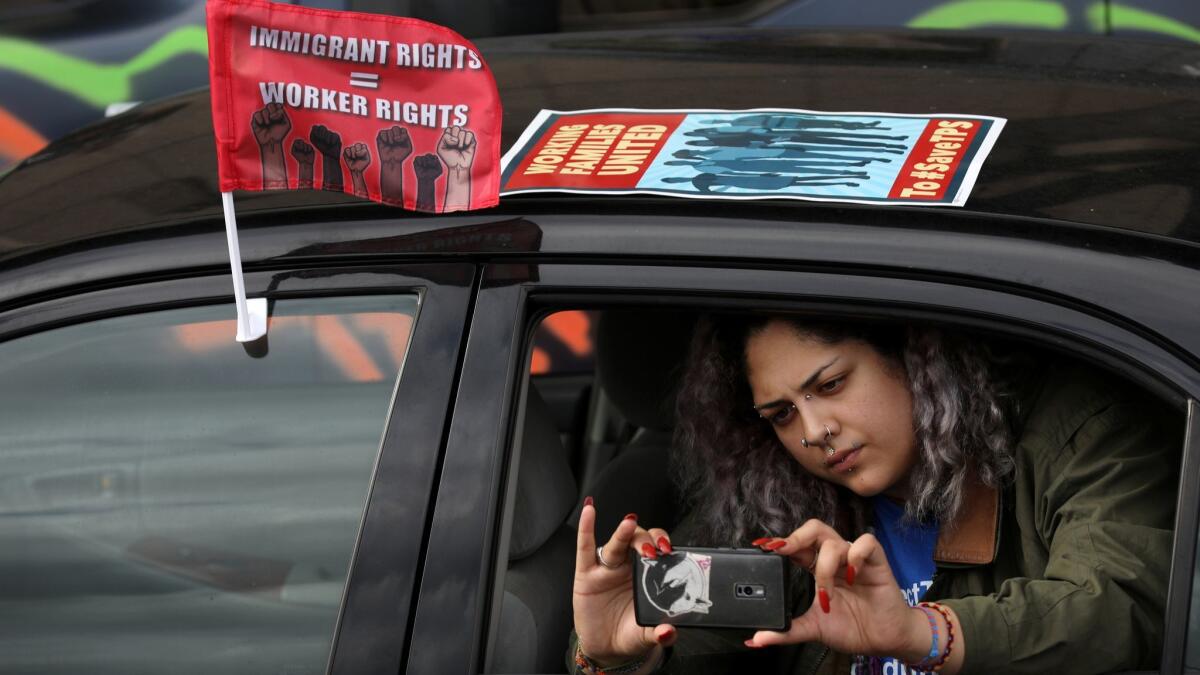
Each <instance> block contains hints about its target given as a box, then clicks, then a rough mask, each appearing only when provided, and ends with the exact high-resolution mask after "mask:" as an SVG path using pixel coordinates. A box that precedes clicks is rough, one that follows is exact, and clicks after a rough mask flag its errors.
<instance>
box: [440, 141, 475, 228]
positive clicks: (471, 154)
mask: <svg viewBox="0 0 1200 675" xmlns="http://www.w3.org/2000/svg"><path fill="white" fill-rule="evenodd" d="M477 146H478V144H477V143H476V142H475V134H474V133H472V132H470V131H468V130H467V129H464V128H463V127H448V128H447V129H446V130H445V131H443V132H442V137H441V138H440V139H439V140H438V148H437V152H438V157H441V158H442V161H443V162H445V164H446V200H445V201H444V202H443V203H442V210H443V211H458V210H461V209H469V208H471V165H472V164H473V163H474V162H475V149H476V147H477Z"/></svg>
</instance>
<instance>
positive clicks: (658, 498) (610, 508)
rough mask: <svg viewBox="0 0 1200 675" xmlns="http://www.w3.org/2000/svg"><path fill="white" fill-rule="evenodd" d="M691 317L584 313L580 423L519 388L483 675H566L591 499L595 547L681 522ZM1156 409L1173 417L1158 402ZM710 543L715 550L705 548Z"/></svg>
mask: <svg viewBox="0 0 1200 675" xmlns="http://www.w3.org/2000/svg"><path fill="white" fill-rule="evenodd" d="M701 313H702V312H701V311H698V310H695V309H691V308H687V307H683V306H679V307H671V306H669V304H668V303H660V304H657V305H655V306H654V307H653V308H652V309H626V308H621V307H616V306H611V307H605V308H602V309H596V310H593V311H592V312H591V315H593V316H594V317H595V319H594V321H595V323H594V326H593V329H594V332H593V341H594V345H595V360H596V367H595V370H594V372H593V373H592V377H591V379H590V381H589V382H586V383H585V384H586V385H587V386H590V387H591V388H592V389H591V390H590V391H588V392H587V393H586V394H581V395H580V396H579V400H581V401H585V403H582V404H581V405H583V406H585V407H586V414H583V415H581V416H579V417H578V418H574V419H566V418H563V417H562V416H556V415H554V414H553V412H552V407H551V406H548V405H547V397H548V396H549V397H552V398H553V397H559V396H561V392H560V388H561V385H558V384H556V383H555V382H554V381H552V380H545V379H543V380H539V379H538V377H537V376H534V377H531V378H529V380H528V382H527V384H526V392H525V394H524V409H523V412H522V414H521V417H520V423H519V424H518V425H517V428H518V433H517V435H516V436H515V437H514V438H513V439H512V442H513V445H514V450H513V457H515V458H519V460H518V461H519V464H518V465H517V467H516V471H515V472H511V469H510V476H512V477H511V478H510V481H511V482H510V485H509V489H510V494H511V495H515V497H514V498H513V499H512V500H511V501H510V503H509V508H508V511H507V512H506V513H505V516H504V517H505V519H506V521H507V527H505V528H502V529H501V532H504V533H507V535H508V539H507V541H505V542H504V543H503V544H502V545H501V547H500V550H501V551H506V559H505V560H498V561H497V581H496V583H497V587H496V588H494V589H493V595H492V597H493V598H494V601H493V608H492V619H491V632H490V633H489V636H488V660H487V662H486V667H485V669H484V672H488V673H527V672H539V673H540V672H565V670H566V667H567V665H566V648H567V644H568V638H569V631H570V626H571V624H572V614H571V582H572V578H573V577H572V575H573V569H574V549H573V545H574V542H575V527H576V524H577V519H578V514H579V509H580V507H581V504H582V500H583V497H584V496H585V495H590V496H593V497H594V498H595V500H596V507H597V526H596V531H597V538H598V539H599V540H601V541H602V540H604V539H606V538H607V537H608V535H609V534H610V533H611V532H612V531H613V529H615V527H616V526H617V524H618V523H619V522H620V521H621V519H622V517H623V516H624V514H626V513H629V512H635V513H637V514H638V521H639V524H644V526H646V527H651V526H656V527H664V528H667V529H671V528H673V527H675V526H677V525H679V524H680V522H681V521H683V520H684V519H685V518H686V516H687V515H688V514H687V509H686V507H685V506H684V498H683V496H682V495H680V494H679V492H678V490H677V483H676V481H674V480H672V466H671V454H672V446H673V438H672V436H673V432H674V430H675V425H676V420H675V419H674V404H675V396H676V395H677V392H678V388H679V378H680V375H681V373H682V370H683V368H684V360H685V357H686V354H687V351H688V347H689V344H690V342H691V340H692V338H693V335H694V332H695V329H696V321H697V317H698V316H699V315H700V314H701ZM555 316H557V313H551V314H549V315H548V317H549V318H553V317H555ZM547 320H549V319H547V318H544V319H543V324H542V325H543V326H544V322H545V321H547ZM968 334H969V335H972V336H974V338H976V339H978V340H981V341H984V342H992V343H994V345H995V346H996V347H997V350H998V353H1007V354H1010V355H1011V354H1017V355H1019V356H1020V358H1021V359H1023V360H1024V361H1025V362H1027V363H1042V364H1052V365H1053V367H1054V368H1058V369H1062V370H1063V371H1068V370H1071V369H1074V368H1081V369H1084V370H1094V371H1096V372H1097V373H1099V374H1100V376H1102V377H1104V378H1112V379H1110V380H1105V381H1112V382H1119V383H1121V384H1120V386H1122V387H1128V388H1129V389H1130V390H1131V391H1136V392H1138V394H1137V396H1136V397H1139V398H1144V399H1145V400H1147V401H1154V400H1155V399H1156V395H1155V394H1153V393H1150V392H1145V391H1143V390H1142V389H1141V387H1140V385H1139V384H1137V383H1135V382H1132V381H1129V380H1128V379H1127V378H1125V377H1124V376H1122V375H1120V374H1116V373H1112V372H1109V371H1108V369H1107V368H1106V367H1105V366H1104V365H1097V364H1090V363H1087V360H1086V359H1080V358H1079V357H1078V355H1075V354H1071V353H1069V352H1064V351H1062V350H1061V349H1059V348H1056V347H1054V346H1053V345H1052V343H1051V342H1050V341H1049V340H1045V341H1039V340H1038V339H1036V338H1029V337H1026V338H1023V339H1022V340H1013V339H1012V338H1011V336H1002V335H998V334H997V335H990V334H989V333H988V332H987V331H979V330H975V331H969V332H968ZM530 352H531V350H528V349H527V350H526V353H527V354H528V353H530ZM581 386H582V385H581ZM1155 405H1158V406H1160V407H1161V408H1162V409H1164V410H1173V409H1174V407H1175V406H1174V404H1173V402H1170V401H1165V400H1162V401H1158V402H1157V403H1156V404H1155ZM1166 419H1168V420H1169V424H1170V425H1171V428H1172V431H1171V432H1170V433H1168V434H1166V435H1165V436H1164V438H1170V439H1172V440H1171V442H1170V443H1168V444H1167V445H1165V446H1164V447H1162V448H1160V449H1159V451H1160V453H1161V459H1162V461H1163V462H1166V463H1168V464H1169V465H1170V466H1172V467H1176V468H1175V469H1174V471H1175V473H1176V475H1177V471H1178V469H1177V467H1178V466H1179V463H1180V457H1181V454H1180V453H1181V449H1182V448H1181V441H1182V438H1183V433H1182V431H1183V427H1184V424H1185V421H1184V416H1183V415H1182V414H1175V413H1170V414H1168V415H1167V417H1166ZM1176 427H1177V428H1176ZM1173 481H1174V479H1171V480H1170V481H1169V482H1171V489H1174V486H1175V483H1174V482H1173ZM1167 508H1170V507H1169V506H1168V507H1167ZM1172 511H1173V509H1172ZM717 543H721V544H724V543H725V542H716V541H714V542H712V544H713V545H716V544H717Z"/></svg>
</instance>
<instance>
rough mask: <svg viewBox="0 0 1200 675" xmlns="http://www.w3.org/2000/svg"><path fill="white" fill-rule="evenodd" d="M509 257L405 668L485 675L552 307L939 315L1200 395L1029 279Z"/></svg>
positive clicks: (475, 370)
mask: <svg viewBox="0 0 1200 675" xmlns="http://www.w3.org/2000/svg"><path fill="white" fill-rule="evenodd" d="M511 267H512V266H509V265H491V266H488V267H487V268H485V271H484V277H483V280H482V283H481V287H480V291H479V295H478V298H477V300H476V303H477V304H476V311H475V313H474V315H473V317H472V323H471V327H470V329H469V334H468V340H467V342H468V346H467V350H466V353H465V355H464V362H463V368H462V379H461V382H460V388H459V395H460V396H459V398H458V399H457V400H456V402H455V407H454V412H453V416H452V420H451V424H450V429H449V432H448V442H447V447H446V453H445V462H446V464H447V467H450V466H452V467H453V469H454V470H448V469H447V468H446V467H444V468H443V470H442V472H441V474H440V479H439V483H438V486H437V494H438V496H439V497H438V500H437V505H436V507H435V510H434V514H433V523H432V526H431V530H430V541H429V548H428V550H427V554H426V565H425V574H424V575H423V576H422V578H421V579H420V582H419V583H420V590H419V592H418V597H417V602H416V610H415V622H414V625H413V637H412V640H413V642H414V644H422V645H424V649H423V650H422V654H421V656H420V658H419V659H410V660H409V661H408V664H407V665H408V668H407V672H409V673H414V674H421V675H424V674H426V673H431V674H432V673H442V672H471V673H477V672H482V666H483V665H484V659H485V656H486V653H487V652H486V650H487V648H488V647H487V636H488V635H490V634H494V632H495V626H494V623H495V621H494V616H493V615H494V614H496V613H495V612H493V611H492V609H493V608H495V607H498V604H497V603H498V597H499V593H500V592H501V591H502V589H503V574H504V569H505V566H504V565H501V564H498V562H497V561H501V560H504V559H505V557H506V551H505V547H506V542H505V541H504V540H503V539H504V537H503V533H504V532H506V531H507V530H508V528H509V527H510V526H511V525H510V524H507V523H505V522H504V518H502V516H504V515H505V514H511V509H508V510H507V511H505V510H504V509H503V508H502V502H501V497H502V496H503V495H507V494H510V493H511V490H512V483H513V482H514V481H515V470H513V467H515V465H514V464H513V463H512V462H513V458H512V457H510V456H509V455H510V453H511V452H512V445H513V442H514V439H516V438H519V437H520V429H519V426H520V422H519V420H520V419H521V410H522V409H523V402H524V392H525V387H526V386H527V381H528V378H527V377H526V373H525V371H526V370H527V361H528V359H529V349H530V341H529V338H528V336H529V335H530V334H531V333H532V321H533V318H534V317H537V316H541V315H542V314H543V313H545V312H547V311H550V310H561V309H588V308H598V307H604V308H609V307H616V306H620V305H653V306H662V305H663V304H664V303H669V304H672V305H674V306H679V307H683V308H693V309H706V308H707V309H736V308H739V307H740V308H754V309H759V310H787V311H819V312H821V313H824V314H827V315H836V314H844V315H854V316H873V317H876V318H907V319H937V320H939V321H943V322H949V323H955V324H961V325H962V326H964V327H969V328H976V329H986V330H991V331H996V332H997V333H998V334H1004V335H1009V336H1012V337H1016V338H1026V339H1029V338H1033V339H1035V340H1036V341H1038V342H1041V343H1049V342H1053V343H1055V344H1056V345H1058V346H1060V347H1062V346H1070V347H1071V348H1072V349H1075V350H1077V351H1078V352H1079V353H1080V354H1081V355H1083V356H1085V357H1087V358H1088V359H1090V360H1092V361H1095V362H1097V363H1099V364H1101V365H1103V366H1105V367H1107V368H1109V369H1111V370H1114V371H1116V372H1118V373H1120V374H1122V375H1124V376H1126V377H1129V378H1131V379H1133V380H1134V381H1135V382H1137V383H1138V384H1140V385H1142V386H1144V387H1146V388H1147V389H1148V390H1149V391H1150V392H1151V393H1154V394H1156V395H1158V396H1161V397H1163V398H1164V400H1167V401H1170V402H1171V404H1172V405H1174V406H1176V407H1178V408H1180V409H1181V410H1183V409H1185V408H1186V407H1187V406H1189V405H1194V403H1190V402H1189V401H1191V400H1194V399H1198V398H1200V372H1198V371H1197V370H1196V369H1195V368H1194V367H1193V366H1192V365H1191V364H1189V363H1187V362H1185V361H1183V360H1181V359H1180V358H1179V357H1178V356H1177V351H1176V350H1174V349H1172V348H1171V345H1164V344H1160V343H1159V342H1156V341H1155V340H1153V339H1151V337H1152V336H1153V335H1154V333H1153V331H1152V330H1140V331H1139V330H1134V329H1133V328H1134V327H1131V326H1129V325H1125V324H1117V323H1114V322H1112V321H1111V320H1109V319H1110V317H1106V316H1105V315H1103V314H1100V313H1099V312H1097V313H1088V312H1087V311H1085V310H1086V309H1087V308H1086V307H1084V306H1080V305H1071V304H1069V302H1068V301H1067V300H1066V299H1062V300H1063V301H1062V302H1061V303H1056V302H1054V301H1053V300H1054V299H1053V298H1048V297H1047V296H1045V295H1044V294H1040V293H1037V292H1032V291H1031V292H1028V293H1022V292H1021V289H1020V288H1009V289H1005V288H999V287H997V286H996V285H995V284H992V285H989V286H988V287H983V286H972V285H968V284H966V283H965V282H964V281H963V280H962V279H961V278H948V279H946V280H944V281H938V280H937V277H936V276H925V277H922V278H914V277H911V276H910V277H904V278H900V277H889V276H884V275H879V274H869V273H861V272H848V273H840V272H838V271H831V270H829V269H828V268H825V269H824V270H819V271H810V270H803V269H788V268H782V267H780V266H778V265H773V266H772V267H771V268H769V269H759V268H752V267H748V266H744V265H743V266H739V267H732V266H729V265H723V264H721V263H719V262H713V263H712V264H708V265H706V264H704V263H700V262H692V263H691V264H690V265H687V266H681V265H678V264H674V265H672V263H670V262H663V261H654V260H647V261H645V262H644V263H643V264H628V263H625V264H606V263H596V264H570V263H544V264H537V265H522V267H532V268H533V269H532V271H529V272H526V278H525V280H523V281H521V280H517V281H513V277H514V274H513V270H512V269H511ZM763 289H770V290H769V291H765V290H763ZM980 307H985V308H987V309H986V310H981V309H979V308H980ZM1149 328H1151V329H1152V328H1153V327H1149ZM464 392H470V393H469V395H468V396H463V394H464ZM1183 453H1184V457H1185V460H1184V461H1185V462H1190V464H1188V465H1195V464H1196V463H1197V462H1200V448H1198V447H1197V442H1196V439H1195V435H1193V436H1192V442H1191V443H1190V444H1188V445H1187V447H1185V448H1184V450H1183ZM1198 486H1200V476H1188V475H1186V474H1185V475H1183V476H1182V477H1181V484H1180V488H1179V493H1178V498H1179V500H1180V501H1179V510H1178V512H1177V515H1176V519H1177V522H1176V537H1175V547H1176V550H1175V554H1176V555H1175V558H1174V559H1173V567H1172V578H1171V589H1172V590H1171V591H1170V592H1169V596H1168V598H1167V611H1166V616H1167V617H1174V616H1177V615H1178V612H1179V611H1180V604H1181V602H1182V603H1183V610H1182V611H1183V612H1184V615H1185V616H1186V612H1187V598H1186V597H1185V593H1184V592H1180V590H1179V589H1180V588H1183V589H1184V591H1186V594H1187V595H1190V587H1191V583H1190V582H1191V575H1192V569H1191V568H1190V566H1188V567H1186V568H1181V567H1180V565H1179V563H1180V562H1181V558H1180V553H1181V551H1183V550H1184V549H1186V551H1190V552H1191V553H1189V554H1187V555H1192V554H1194V549H1195V544H1196V531H1195V528H1194V527H1193V528H1191V529H1182V528H1181V526H1182V525H1184V523H1183V522H1181V520H1180V517H1181V515H1182V516H1186V515H1187V514H1189V513H1192V512H1194V511H1195V509H1196V507H1197V504H1196V503H1194V502H1193V503H1191V504H1190V507H1189V506H1188V503H1187V501H1186V500H1189V499H1192V498H1193V497H1194V496H1196V495H1197V494H1200V492H1197V491H1198V490H1200V487H1198ZM1181 584H1182V585H1181ZM464 617H466V619H467V621H468V624H467V625H464V623H463V621H464ZM1167 631H1168V636H1167V639H1166V640H1165V641H1164V654H1163V662H1162V667H1161V670H1160V672H1179V666H1178V665H1175V664H1178V663H1180V659H1182V644H1183V638H1184V636H1185V634H1186V625H1178V624H1177V625H1171V624H1168V625H1167ZM446 634H453V635H456V639H455V640H453V641H452V643H453V645H452V648H450V647H451V645H449V644H447V645H446V647H445V648H439V646H438V645H439V640H438V636H439V635H446ZM443 643H444V642H443ZM564 650H565V635H564ZM564 653H565V652H564Z"/></svg>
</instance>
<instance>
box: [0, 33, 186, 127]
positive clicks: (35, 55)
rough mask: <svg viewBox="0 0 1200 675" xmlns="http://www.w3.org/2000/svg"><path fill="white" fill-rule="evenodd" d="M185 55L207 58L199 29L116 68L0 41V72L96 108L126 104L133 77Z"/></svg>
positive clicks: (173, 36) (23, 42)
mask: <svg viewBox="0 0 1200 675" xmlns="http://www.w3.org/2000/svg"><path fill="white" fill-rule="evenodd" d="M188 53H192V54H198V55H200V56H202V57H204V58H208V37H207V34H206V33H205V30H204V28H203V27H202V26H184V27H182V28H178V29H176V30H174V31H171V32H170V33H168V34H167V35H165V36H163V37H162V39H160V40H159V41H158V42H155V43H154V44H152V45H150V46H149V47H148V48H146V50H145V51H143V52H141V53H140V54H138V55H136V56H134V57H133V58H132V59H130V60H128V61H126V62H125V63H116V64H102V63H93V62H91V61H87V60H84V59H79V58H75V57H73V56H67V55H65V54H59V53H58V52H55V51H52V50H50V49H46V48H45V47H41V46H38V45H37V44H35V43H33V42H29V41H26V40H15V39H11V38H0V68H4V69H7V70H12V71H15V72H17V73H20V74H22V75H25V76H26V77H29V78H31V79H35V80H37V81H39V82H41V83H43V84H45V85H46V86H48V87H53V88H55V89H58V90H60V91H65V92H67V93H69V94H71V95H73V96H75V97H77V98H80V99H82V100H84V101H87V102H88V103H90V104H92V105H94V106H96V107H97V108H103V107H105V106H107V105H108V104H109V103H116V102H119V101H128V100H129V99H130V98H131V97H132V92H133V78H134V77H136V76H137V75H139V74H141V73H144V72H146V71H148V70H153V69H154V68H156V67H158V66H160V65H162V64H163V63H165V62H166V61H168V60H169V59H171V58H174V57H175V56H179V55H180V54H188Z"/></svg>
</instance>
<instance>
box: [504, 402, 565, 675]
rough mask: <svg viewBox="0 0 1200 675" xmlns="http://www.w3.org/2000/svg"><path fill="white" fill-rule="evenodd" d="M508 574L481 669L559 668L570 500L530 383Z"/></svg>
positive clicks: (555, 442)
mask: <svg viewBox="0 0 1200 675" xmlns="http://www.w3.org/2000/svg"><path fill="white" fill-rule="evenodd" d="M520 442H521V446H520V467H519V469H518V472H517V485H516V504H515V507H514V509H513V518H512V533H511V535H510V537H509V547H508V571H507V573H506V574H505V575H504V593H503V596H502V599H501V605H500V620H499V624H498V629H497V633H496V638H495V640H496V641H495V643H494V646H493V648H492V662H491V667H490V668H489V672H493V673H548V672H562V671H563V668H564V664H565V654H566V649H567V639H568V637H569V635H570V631H571V626H572V624H573V621H572V616H571V583H572V579H573V578H574V574H575V528H574V527H572V526H570V525H568V524H566V522H565V521H566V520H567V517H568V516H569V515H570V514H571V509H572V507H573V506H574V505H575V504H576V500H577V499H578V489H577V487H576V484H575V477H574V476H573V475H572V473H571V468H570V463H569V462H568V459H567V453H566V449H565V448H564V447H563V444H562V440H561V438H560V437H559V435H558V430H557V429H556V428H555V426H554V421H553V417H552V416H551V413H550V409H549V407H547V405H546V403H545V401H544V400H543V399H542V397H541V395H540V394H539V393H538V391H537V388H536V387H534V386H533V385H532V384H531V385H530V386H529V391H528V394H527V395H526V402H525V417H524V427H523V430H522V433H521V441H520Z"/></svg>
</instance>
